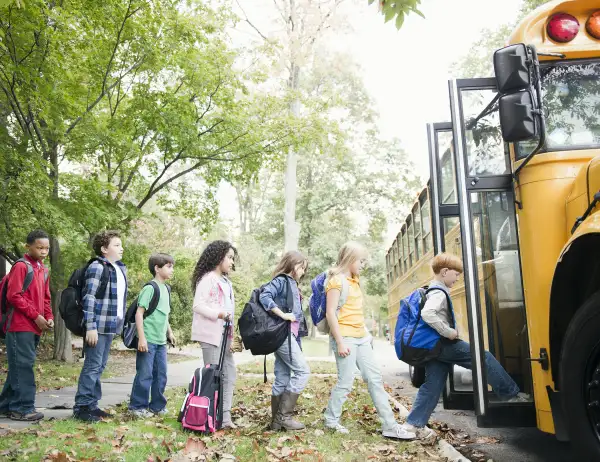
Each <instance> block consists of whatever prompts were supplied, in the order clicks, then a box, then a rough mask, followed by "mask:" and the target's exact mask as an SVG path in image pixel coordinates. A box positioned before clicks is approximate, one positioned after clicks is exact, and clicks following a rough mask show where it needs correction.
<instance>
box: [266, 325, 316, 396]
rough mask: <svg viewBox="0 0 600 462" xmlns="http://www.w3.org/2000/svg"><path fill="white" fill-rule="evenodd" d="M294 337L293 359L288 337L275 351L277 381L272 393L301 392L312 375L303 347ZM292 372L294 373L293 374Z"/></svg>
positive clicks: (275, 394) (276, 394)
mask: <svg viewBox="0 0 600 462" xmlns="http://www.w3.org/2000/svg"><path fill="white" fill-rule="evenodd" d="M292 336H293V337H294V338H293V339H292V342H291V343H292V359H291V361H290V348H289V344H288V343H289V342H288V339H287V338H286V339H285V342H283V344H282V345H281V346H280V347H279V348H278V349H277V351H275V381H274V382H273V388H272V393H273V395H274V396H279V395H281V394H282V393H283V392H285V391H288V392H290V393H296V394H300V393H302V390H304V388H305V387H306V384H307V383H308V379H309V377H310V367H309V365H308V362H307V361H306V358H305V357H304V353H302V349H301V348H300V345H299V344H298V342H297V341H295V340H296V337H295V336H294V335H293V334H292ZM292 373H293V374H294V375H292Z"/></svg>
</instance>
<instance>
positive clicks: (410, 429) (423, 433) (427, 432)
mask: <svg viewBox="0 0 600 462" xmlns="http://www.w3.org/2000/svg"><path fill="white" fill-rule="evenodd" d="M400 426H401V427H402V429H403V430H404V431H405V432H407V433H414V434H415V435H416V437H417V438H418V439H420V440H426V439H429V438H432V437H434V436H437V433H436V432H435V431H433V430H432V429H431V428H429V427H428V426H425V427H415V426H414V425H411V424H409V423H405V424H402V425H400Z"/></svg>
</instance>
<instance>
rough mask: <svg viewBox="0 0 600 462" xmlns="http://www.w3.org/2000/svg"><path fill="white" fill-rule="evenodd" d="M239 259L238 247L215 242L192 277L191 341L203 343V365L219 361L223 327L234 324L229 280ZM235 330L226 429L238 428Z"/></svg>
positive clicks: (228, 364)
mask: <svg viewBox="0 0 600 462" xmlns="http://www.w3.org/2000/svg"><path fill="white" fill-rule="evenodd" d="M236 256H237V251H236V249H235V247H233V245H232V244H231V243H230V242H227V241H214V242H211V243H210V244H208V245H207V246H206V249H204V252H202V255H200V259H199V260H198V263H197V264H196V268H195V269H194V274H193V275H192V291H193V292H194V294H195V295H194V317H193V320H192V340H193V341H196V342H200V346H201V347H202V359H203V360H204V364H216V363H218V361H219V352H220V350H221V340H222V338H223V336H222V332H223V326H224V323H225V321H231V326H233V317H234V311H235V302H234V298H233V287H232V285H231V282H230V281H229V279H228V278H227V276H228V275H229V273H231V271H233V270H234V269H235V266H234V262H235V257H236ZM232 340H233V328H232V327H230V330H229V335H228V336H227V345H226V348H225V359H224V361H223V365H222V367H223V371H224V378H223V428H236V425H235V424H234V423H233V421H232V420H231V402H232V400H233V388H234V385H235V379H236V371H235V362H234V360H233V351H232V348H231V342H232Z"/></svg>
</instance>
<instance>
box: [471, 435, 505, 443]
mask: <svg viewBox="0 0 600 462" xmlns="http://www.w3.org/2000/svg"><path fill="white" fill-rule="evenodd" d="M499 442H500V440H499V439H497V438H493V437H489V436H482V437H481V438H477V439H476V440H475V444H497V443H499Z"/></svg>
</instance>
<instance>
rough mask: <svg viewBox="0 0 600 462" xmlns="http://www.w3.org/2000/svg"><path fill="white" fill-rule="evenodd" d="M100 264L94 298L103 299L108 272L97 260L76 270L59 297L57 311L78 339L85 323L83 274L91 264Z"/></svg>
mask: <svg viewBox="0 0 600 462" xmlns="http://www.w3.org/2000/svg"><path fill="white" fill-rule="evenodd" d="M95 261H97V262H99V263H100V264H102V268H103V271H102V277H101V278H100V286H99V287H98V290H97V291H96V298H104V295H105V293H106V287H107V286H108V282H109V281H110V271H109V269H108V267H107V266H106V265H107V264H106V262H104V261H103V260H100V259H99V258H92V259H91V260H90V261H88V262H87V263H86V265H85V266H83V267H81V268H78V269H76V270H75V271H73V273H72V274H71V277H70V278H69V284H68V285H67V288H66V289H65V290H63V292H62V295H61V297H60V304H59V306H58V310H59V312H60V316H61V318H62V319H63V321H64V322H65V326H66V327H67V329H69V330H70V331H71V333H73V335H77V336H79V337H84V336H85V321H84V319H83V288H84V287H85V273H86V271H87V269H88V267H89V266H90V265H91V264H92V263H93V262H95Z"/></svg>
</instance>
